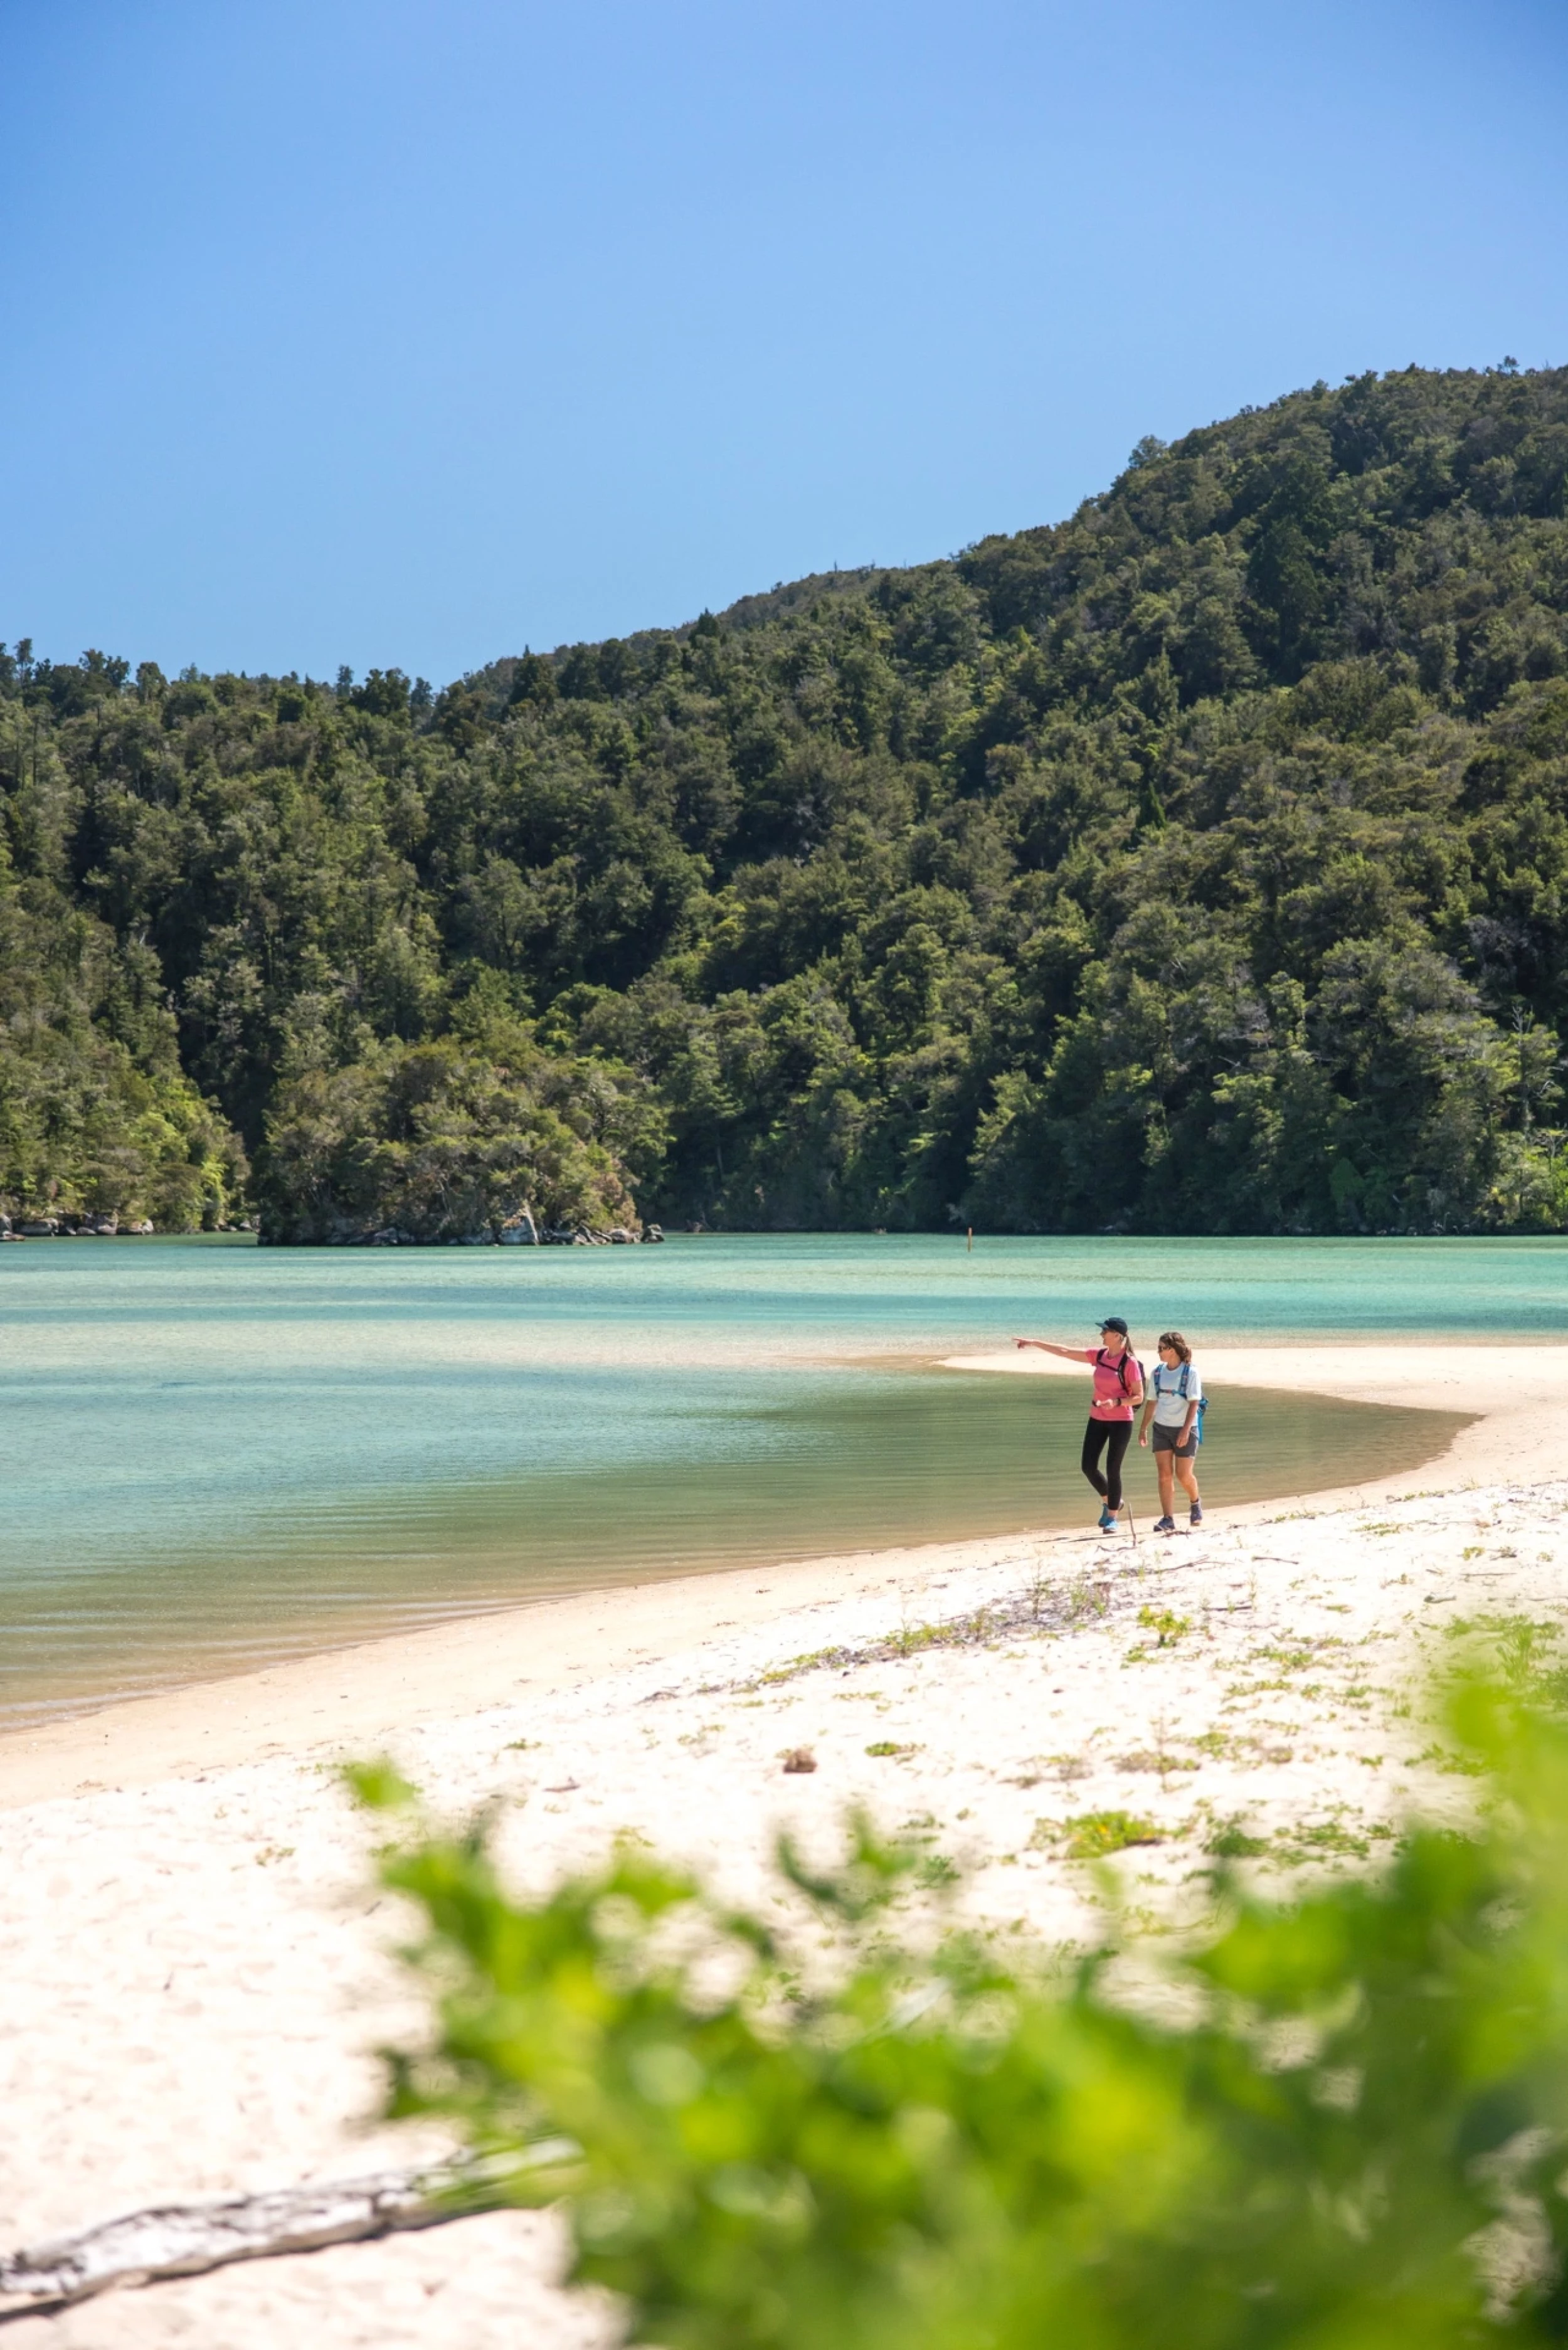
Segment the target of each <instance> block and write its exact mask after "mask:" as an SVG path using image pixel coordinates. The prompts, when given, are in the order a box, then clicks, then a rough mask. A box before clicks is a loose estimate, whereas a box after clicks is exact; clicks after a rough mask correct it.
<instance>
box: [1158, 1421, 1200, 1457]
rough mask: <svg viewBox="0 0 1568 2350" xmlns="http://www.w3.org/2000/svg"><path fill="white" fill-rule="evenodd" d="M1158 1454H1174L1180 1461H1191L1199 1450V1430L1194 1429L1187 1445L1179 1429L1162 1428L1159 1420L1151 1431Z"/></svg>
mask: <svg viewBox="0 0 1568 2350" xmlns="http://www.w3.org/2000/svg"><path fill="white" fill-rule="evenodd" d="M1149 1434H1150V1436H1151V1438H1152V1440H1153V1443H1154V1449H1155V1451H1157V1452H1174V1453H1175V1455H1176V1457H1177V1459H1178V1460H1179V1461H1190V1460H1191V1458H1192V1456H1193V1454H1194V1453H1195V1452H1196V1451H1197V1450H1198V1430H1197V1429H1196V1428H1194V1430H1193V1431H1192V1433H1191V1435H1190V1436H1189V1438H1188V1440H1187V1441H1186V1443H1185V1444H1183V1443H1182V1441H1181V1430H1180V1429H1179V1428H1161V1426H1160V1424H1159V1422H1158V1419H1157V1420H1156V1421H1155V1423H1154V1426H1153V1428H1152V1429H1151V1430H1149Z"/></svg>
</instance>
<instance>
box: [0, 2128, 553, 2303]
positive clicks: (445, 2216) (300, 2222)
mask: <svg viewBox="0 0 1568 2350" xmlns="http://www.w3.org/2000/svg"><path fill="white" fill-rule="evenodd" d="M505 2200H507V2198H506V2197H505V2196H504V2193H503V2192H502V2191H501V2189H500V2188H499V2186H498V2184H497V2183H496V2179H495V2177H494V2175H493V2174H491V2173H487V2172H486V2171H485V2170H484V2169H483V2168H480V2167H478V2166H475V2165H466V2166H458V2165H448V2166H445V2167H443V2168H438V2169H430V2168H424V2169H421V2170H384V2171H380V2172H378V2173H377V2175H376V2176H375V2177H374V2178H346V2179H343V2180H341V2181H340V2182H338V2183H337V2185H335V2186H332V2185H329V2186H320V2187H285V2188H280V2189H278V2190H277V2192H276V2193H275V2194H271V2195H238V2196H234V2197H233V2198H231V2199H229V2200H227V2201H224V2202H222V2203H171V2204H165V2205H161V2206H160V2207H159V2208H157V2209H155V2210H151V2211H132V2212H130V2214H129V2215H128V2216H127V2217H126V2218H125V2219H123V2220H108V2221H107V2222H106V2223H105V2225H104V2226H102V2227H101V2228H89V2229H88V2230H87V2231H86V2233H85V2234H83V2235H79V2236H62V2237H60V2238H59V2239H58V2241H56V2242H54V2243H51V2244H40V2245H38V2246H36V2248H34V2249H32V2250H30V2251H20V2252H12V2253H10V2254H8V2255H5V2254H0V2325H4V2324H8V2323H9V2322H10V2320H11V2319H13V2318H16V2317H28V2316H36V2315H37V2314H38V2313H39V2312H40V2311H43V2310H48V2309H59V2308H63V2307H65V2306H66V2304H67V2303H70V2302H73V2301H87V2300H89V2299H90V2298H91V2296H92V2295H93V2294H94V2293H107V2292H109V2289H110V2287H111V2286H115V2285H136V2284H155V2283H157V2282H160V2281H161V2280H162V2279H164V2278H167V2277H182V2276H200V2275H202V2273H203V2272H205V2271H206V2270H208V2269H220V2268H224V2267H226V2266H227V2264H228V2263H229V2262H231V2261H258V2260H266V2259H270V2258H272V2257H274V2256H275V2255H276V2254H278V2253H280V2252H315V2251H321V2250H322V2249H323V2248H324V2247H325V2246H326V2245H327V2244H352V2243H359V2242H363V2241H365V2240H367V2239H368V2238H370V2237H373V2236H389V2235H391V2234H393V2233H394V2232H395V2231H396V2230H399V2229H403V2228H432V2227H435V2226H437V2225H439V2224H440V2223H441V2221H442V2220H465V2219H468V2218H471V2217H472V2215H473V2214H474V2213H475V2212H477V2211H489V2210H495V2209H496V2208H497V2207H498V2206H499V2205H500V2204H502V2203H503V2202H504V2201H505Z"/></svg>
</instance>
